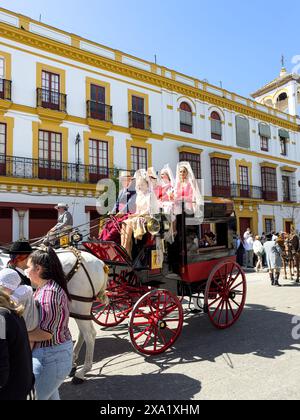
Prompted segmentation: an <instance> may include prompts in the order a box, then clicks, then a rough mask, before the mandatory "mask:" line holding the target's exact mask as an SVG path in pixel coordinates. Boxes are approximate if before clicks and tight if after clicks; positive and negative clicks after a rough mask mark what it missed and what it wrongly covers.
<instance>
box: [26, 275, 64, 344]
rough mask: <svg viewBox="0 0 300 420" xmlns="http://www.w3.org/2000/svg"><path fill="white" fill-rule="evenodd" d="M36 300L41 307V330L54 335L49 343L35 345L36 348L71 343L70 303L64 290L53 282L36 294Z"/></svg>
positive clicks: (43, 342)
mask: <svg viewBox="0 0 300 420" xmlns="http://www.w3.org/2000/svg"><path fill="white" fill-rule="evenodd" d="M34 298H35V300H36V301H38V302H39V307H40V325H39V327H40V329H41V330H43V331H46V332H48V333H50V334H52V335H53V337H52V339H51V340H49V341H42V342H40V343H35V347H34V348H35V349H38V348H45V347H53V346H58V345H61V344H64V343H65V342H67V341H70V340H71V339H72V337H71V333H70V330H69V328H68V324H69V317H70V310H69V301H68V297H67V295H66V293H65V292H64V290H63V289H62V288H61V287H60V286H59V285H58V284H57V283H55V282H54V281H52V280H51V281H49V282H48V283H47V284H46V285H45V286H44V287H42V288H40V289H38V290H37V291H36V292H35V294H34Z"/></svg>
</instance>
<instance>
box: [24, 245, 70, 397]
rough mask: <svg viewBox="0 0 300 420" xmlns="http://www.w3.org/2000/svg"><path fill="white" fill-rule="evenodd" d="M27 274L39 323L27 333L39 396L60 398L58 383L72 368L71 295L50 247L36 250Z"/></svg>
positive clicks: (30, 259)
mask: <svg viewBox="0 0 300 420" xmlns="http://www.w3.org/2000/svg"><path fill="white" fill-rule="evenodd" d="M28 275H29V278H30V280H31V282H32V284H33V285H35V286H36V287H37V291H36V292H35V299H36V300H37V301H38V302H39V304H40V325H39V328H37V329H36V330H35V331H33V332H31V333H29V339H30V341H31V342H34V343H35V345H34V350H33V372H34V375H35V380H36V394H37V399H38V400H59V399H60V397H59V387H60V386H61V384H62V383H63V382H64V380H65V379H66V377H67V376H68V375H69V373H70V372H71V369H72V353H73V343H72V338H71V334H70V331H69V328H68V323H69V314H70V312H69V301H70V295H69V292H68V290H67V282H66V278H65V275H64V272H63V268H62V265H61V263H60V261H59V259H58V257H57V255H56V254H55V252H54V251H53V249H52V248H46V247H45V249H43V250H38V251H35V252H34V253H33V254H32V255H31V256H30V258H29V260H28Z"/></svg>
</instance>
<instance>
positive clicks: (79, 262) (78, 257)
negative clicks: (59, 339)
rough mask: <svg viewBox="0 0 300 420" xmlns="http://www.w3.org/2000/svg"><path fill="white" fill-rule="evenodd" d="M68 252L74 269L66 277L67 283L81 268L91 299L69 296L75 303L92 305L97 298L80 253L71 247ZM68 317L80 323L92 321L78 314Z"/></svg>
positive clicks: (71, 314)
mask: <svg viewBox="0 0 300 420" xmlns="http://www.w3.org/2000/svg"><path fill="white" fill-rule="evenodd" d="M68 250H70V252H72V254H73V255H74V256H75V258H76V262H75V265H74V267H73V268H72V270H71V271H70V273H69V274H68V275H67V276H66V280H67V283H69V282H70V281H71V280H72V278H73V277H74V276H75V274H76V273H77V272H78V270H79V269H80V267H81V268H82V269H83V270H84V272H85V274H86V276H87V278H88V281H89V283H90V286H91V289H92V292H93V297H91V298H85V297H82V296H76V295H70V298H71V299H72V300H74V301H75V302H82V303H93V302H94V301H95V300H96V299H97V296H96V292H95V288H94V285H93V282H92V279H91V276H90V275H89V273H88V271H87V269H86V267H85V265H84V264H83V262H82V257H81V252H80V251H78V249H76V248H73V247H72V248H69V249H68ZM70 317H71V318H74V319H78V320H81V321H91V320H92V319H93V316H92V315H79V314H74V313H70Z"/></svg>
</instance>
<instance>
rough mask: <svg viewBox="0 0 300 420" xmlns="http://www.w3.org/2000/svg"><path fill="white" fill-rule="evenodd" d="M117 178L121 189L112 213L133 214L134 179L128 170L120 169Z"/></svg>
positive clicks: (134, 198)
mask: <svg viewBox="0 0 300 420" xmlns="http://www.w3.org/2000/svg"><path fill="white" fill-rule="evenodd" d="M119 179H120V186H121V189H120V193H119V197H118V199H117V202H116V205H115V207H114V209H113V211H112V214H128V213H132V214H134V213H135V208H136V205H135V200H136V190H135V180H134V179H133V178H132V176H131V174H130V172H128V171H120V173H119Z"/></svg>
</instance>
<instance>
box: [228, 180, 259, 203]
mask: <svg viewBox="0 0 300 420" xmlns="http://www.w3.org/2000/svg"><path fill="white" fill-rule="evenodd" d="M231 196H232V197H233V198H251V199H255V200H262V198H263V192H262V188H261V187H256V186H252V185H240V184H232V185H231Z"/></svg>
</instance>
